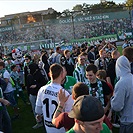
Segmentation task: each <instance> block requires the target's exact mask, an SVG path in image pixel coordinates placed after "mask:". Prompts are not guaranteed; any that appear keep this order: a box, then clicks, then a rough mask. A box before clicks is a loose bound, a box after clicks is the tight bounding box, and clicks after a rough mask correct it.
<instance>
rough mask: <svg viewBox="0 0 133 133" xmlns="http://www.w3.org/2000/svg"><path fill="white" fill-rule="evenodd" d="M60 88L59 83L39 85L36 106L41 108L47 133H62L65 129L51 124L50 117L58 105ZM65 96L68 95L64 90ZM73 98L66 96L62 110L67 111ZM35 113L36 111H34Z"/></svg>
mask: <svg viewBox="0 0 133 133" xmlns="http://www.w3.org/2000/svg"><path fill="white" fill-rule="evenodd" d="M61 88H62V86H61V85H60V84H56V83H50V84H48V85H45V86H43V87H41V89H40V90H39V92H38V95H37V100H36V106H38V107H41V108H42V113H43V117H44V124H45V127H46V131H47V133H64V132H65V129H64V128H61V129H57V128H56V127H55V126H54V125H53V124H52V118H53V115H54V112H55V110H56V108H57V106H58V97H57V95H58V92H59V90H60V89H61ZM65 94H66V96H67V95H69V93H68V92H67V91H65ZM72 104H73V100H72V99H70V98H68V100H67V101H66V103H65V106H64V112H69V111H70V110H71V108H72ZM36 113H37V112H36Z"/></svg>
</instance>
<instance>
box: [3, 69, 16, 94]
mask: <svg viewBox="0 0 133 133" xmlns="http://www.w3.org/2000/svg"><path fill="white" fill-rule="evenodd" d="M3 78H5V79H8V80H9V81H8V83H7V87H6V90H5V91H4V93H9V92H12V91H14V90H15V88H13V87H12V84H11V82H10V74H9V72H8V71H7V70H5V72H4V73H3Z"/></svg>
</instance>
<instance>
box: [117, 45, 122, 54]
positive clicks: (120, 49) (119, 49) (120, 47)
mask: <svg viewBox="0 0 133 133" xmlns="http://www.w3.org/2000/svg"><path fill="white" fill-rule="evenodd" d="M117 48H118V51H119V52H120V54H121V55H122V46H117Z"/></svg>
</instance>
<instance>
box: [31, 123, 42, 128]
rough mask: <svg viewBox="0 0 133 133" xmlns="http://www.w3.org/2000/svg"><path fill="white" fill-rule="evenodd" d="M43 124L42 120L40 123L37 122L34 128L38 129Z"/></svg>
mask: <svg viewBox="0 0 133 133" xmlns="http://www.w3.org/2000/svg"><path fill="white" fill-rule="evenodd" d="M42 126H43V122H40V123H37V124H36V125H35V126H33V127H32V128H33V129H37V128H39V127H42Z"/></svg>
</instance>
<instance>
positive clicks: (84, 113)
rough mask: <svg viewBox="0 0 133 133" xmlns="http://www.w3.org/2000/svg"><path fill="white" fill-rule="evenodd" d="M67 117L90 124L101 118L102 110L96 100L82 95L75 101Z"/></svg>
mask: <svg viewBox="0 0 133 133" xmlns="http://www.w3.org/2000/svg"><path fill="white" fill-rule="evenodd" d="M68 116H69V117H70V118H75V119H77V120H80V121H87V122H91V121H95V120H98V119H100V118H102V117H103V116H104V109H103V107H102V105H101V103H100V101H99V100H98V99H97V98H95V97H92V96H89V95H83V96H80V97H78V98H77V99H76V101H75V102H74V104H73V107H72V110H71V112H69V113H68Z"/></svg>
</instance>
